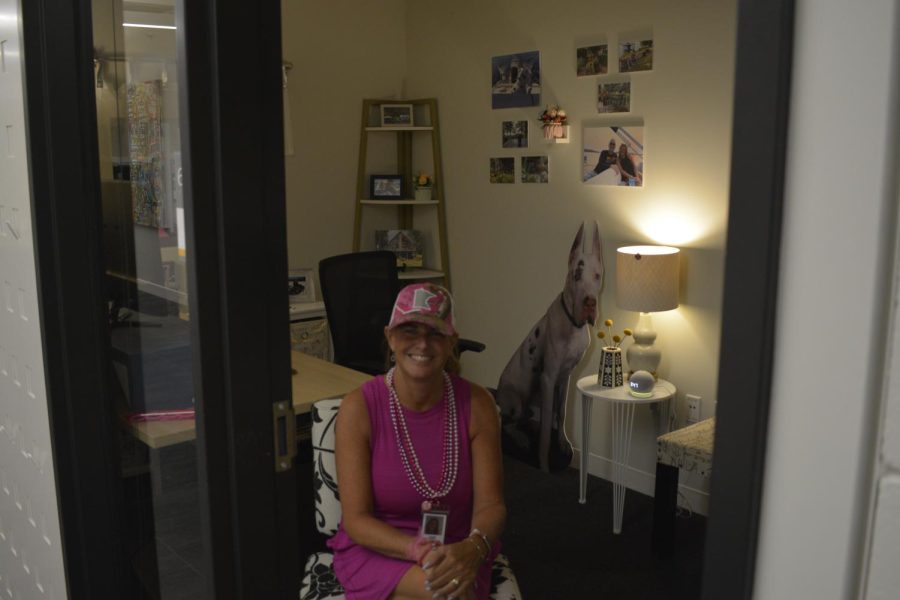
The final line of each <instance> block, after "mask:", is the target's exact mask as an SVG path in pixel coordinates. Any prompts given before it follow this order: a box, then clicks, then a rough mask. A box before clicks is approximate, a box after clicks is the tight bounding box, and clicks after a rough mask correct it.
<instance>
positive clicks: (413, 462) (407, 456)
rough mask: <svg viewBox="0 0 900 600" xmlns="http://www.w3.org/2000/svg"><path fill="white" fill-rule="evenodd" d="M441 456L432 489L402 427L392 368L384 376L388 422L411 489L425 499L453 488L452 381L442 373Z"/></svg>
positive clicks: (455, 464)
mask: <svg viewBox="0 0 900 600" xmlns="http://www.w3.org/2000/svg"><path fill="white" fill-rule="evenodd" d="M443 375H444V396H443V400H444V444H443V448H444V456H443V462H442V465H441V482H440V484H439V485H438V489H434V488H433V487H431V485H430V484H429V483H428V480H427V479H426V478H425V472H424V471H423V470H422V465H421V464H420V463H419V457H418V455H417V454H416V449H415V448H414V447H413V443H412V438H411V437H410V435H409V429H408V428H407V426H406V418H405V417H404V416H403V408H402V406H401V405H400V399H399V398H397V390H396V389H395V388H394V369H393V368H392V369H391V370H390V371H388V372H387V375H385V382H386V383H387V387H388V391H389V394H390V408H391V424H392V425H393V426H394V435H395V436H396V438H397V447H398V448H399V450H400V460H401V462H402V463H403V469H404V471H406V477H407V478H408V479H409V482H410V484H412V486H413V488H415V490H416V491H417V492H418V493H419V494H420V495H421V496H422V497H423V498H424V499H425V500H437V499H438V498H443V497H444V496H446V495H447V494H449V493H450V490H452V489H453V484H454V483H456V473H457V471H458V469H459V431H458V426H457V419H456V397H455V395H454V393H453V384H452V382H451V381H450V376H449V375H448V374H447V373H446V372H444V374H443Z"/></svg>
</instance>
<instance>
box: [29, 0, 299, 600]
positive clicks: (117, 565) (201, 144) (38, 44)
mask: <svg viewBox="0 0 900 600" xmlns="http://www.w3.org/2000/svg"><path fill="white" fill-rule="evenodd" d="M21 4H22V32H23V36H22V37H23V48H24V62H25V88H26V97H27V125H28V127H27V129H28V141H29V155H30V159H29V165H30V170H31V173H30V179H31V190H32V207H33V208H32V218H33V223H34V229H35V248H36V253H37V257H38V258H37V263H38V264H37V266H38V271H39V273H38V289H39V304H40V313H41V321H42V336H43V343H44V360H45V371H46V383H47V396H48V403H49V409H50V415H51V434H52V439H53V459H54V465H55V476H56V482H57V490H58V494H59V505H60V522H61V528H62V537H63V552H64V557H65V561H64V562H65V565H66V575H67V582H68V586H69V595H70V597H72V598H120V597H126V596H125V595H124V594H123V593H122V590H124V589H125V588H124V587H123V586H124V579H125V578H124V576H121V575H120V574H123V573H124V572H125V571H124V569H126V568H128V565H127V564H125V561H124V559H123V557H124V553H122V552H120V551H119V550H120V548H121V543H120V539H119V537H118V536H119V531H120V523H121V522H122V519H123V518H124V514H123V513H122V507H121V503H120V498H121V494H120V492H119V489H118V481H117V478H118V474H117V471H116V470H117V461H116V449H115V447H114V445H113V444H112V442H111V440H112V439H113V435H112V434H113V432H114V431H115V428H116V427H118V424H117V423H116V422H115V419H114V417H113V411H112V408H111V402H110V400H109V396H108V393H107V390H106V389H105V383H106V374H107V368H108V364H109V362H108V350H107V342H106V340H107V336H108V334H107V329H106V317H105V310H104V303H105V293H104V287H103V268H102V241H101V234H100V232H101V214H102V210H101V203H100V185H99V166H98V158H97V147H98V146H97V123H96V112H95V111H96V108H95V106H96V105H95V100H94V90H93V87H92V86H93V73H92V64H93V63H92V59H93V44H92V25H91V3H90V0H27V1H23V2H22V3H21ZM184 4H186V5H187V9H186V12H181V13H180V14H179V15H178V17H179V19H180V23H181V25H180V27H181V31H180V32H179V33H180V34H181V35H186V37H183V38H182V39H181V41H183V42H186V43H187V50H186V51H187V56H188V57H189V58H190V60H189V62H187V63H186V66H185V65H184V64H183V65H182V67H181V68H182V69H186V72H187V75H188V77H189V78H190V82H191V85H190V90H187V89H185V88H186V86H181V87H182V89H181V93H182V97H181V100H180V101H181V111H182V115H188V117H189V120H188V122H189V127H190V139H191V143H190V144H189V145H187V144H182V156H183V162H184V165H185V167H186V168H185V172H186V173H188V174H189V176H188V177H187V178H186V180H185V195H186V196H187V195H190V196H191V197H192V202H187V203H186V204H187V205H188V206H189V207H192V211H190V212H188V214H187V223H188V224H189V227H190V228H191V229H190V230H189V231H188V232H187V248H188V256H189V261H190V265H189V273H191V275H190V277H189V279H190V303H191V305H190V309H191V314H192V315H194V319H193V320H192V348H193V349H194V350H195V351H197V350H199V351H200V360H199V361H196V362H195V365H194V366H195V370H194V381H195V389H196V401H197V406H198V412H197V422H198V428H197V433H198V436H197V446H198V455H199V461H198V467H199V479H200V482H201V485H203V486H204V487H202V488H201V503H202V504H203V506H201V513H202V514H204V515H205V519H204V520H203V523H202V527H203V531H204V539H205V543H207V544H209V547H208V548H207V553H206V556H207V557H208V559H209V560H208V564H207V565H206V566H207V568H206V569H205V571H206V573H207V574H208V577H209V579H208V584H209V585H208V589H209V590H210V597H214V598H216V599H217V600H218V599H226V600H227V599H230V598H261V597H269V598H275V597H287V596H289V595H293V594H294V593H295V592H296V590H297V589H298V588H299V570H300V564H299V560H300V557H299V556H298V551H297V547H298V541H297V539H296V535H295V532H296V531H297V526H296V507H295V506H296V483H295V478H294V474H293V473H292V472H285V473H280V474H276V473H275V470H274V456H273V455H274V433H273V426H272V407H271V404H272V403H274V402H278V401H284V400H289V399H290V395H291V380H290V379H291V374H290V373H291V371H290V357H289V353H288V348H289V329H288V311H287V308H288V307H287V297H286V295H285V294H284V279H285V274H286V273H287V242H286V227H285V222H286V221H285V204H284V173H283V171H284V158H283V150H282V147H283V146H282V132H283V130H282V105H281V102H282V91H281V70H280V67H281V19H280V4H279V2H278V1H277V0H262V1H260V2H249V3H248V2H243V3H236V2H221V1H219V2H217V1H216V0H190V1H189V2H185V3H184ZM185 32H186V33H185ZM235 39H241V40H242V42H241V43H240V44H236V43H231V42H232V41H233V40H235ZM181 46H182V47H183V46H184V45H183V44H181ZM186 131H187V130H186V129H185V128H184V126H183V127H182V132H183V133H185V132H186ZM195 217H196V218H195Z"/></svg>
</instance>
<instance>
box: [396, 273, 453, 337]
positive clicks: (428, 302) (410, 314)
mask: <svg viewBox="0 0 900 600" xmlns="http://www.w3.org/2000/svg"><path fill="white" fill-rule="evenodd" d="M404 323H422V324H423V325H428V326H429V327H433V328H434V329H435V330H437V331H439V332H441V333H443V334H444V335H456V328H455V327H454V326H453V298H452V297H451V296H450V292H448V291H447V290H446V289H445V288H443V287H441V286H439V285H436V284H434V283H413V284H410V285H408V286H406V287H405V288H403V289H402V290H400V293H399V294H397V300H396V301H395V302H394V309H393V310H392V311H391V322H390V323H388V329H393V328H394V327H397V326H398V325H403V324H404Z"/></svg>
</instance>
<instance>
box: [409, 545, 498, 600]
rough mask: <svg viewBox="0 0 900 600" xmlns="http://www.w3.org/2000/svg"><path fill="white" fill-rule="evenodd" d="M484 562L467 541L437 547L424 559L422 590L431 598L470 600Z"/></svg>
mask: <svg viewBox="0 0 900 600" xmlns="http://www.w3.org/2000/svg"><path fill="white" fill-rule="evenodd" d="M483 559H484V554H483V552H482V551H481V550H480V549H479V548H478V546H477V545H476V544H474V543H472V539H471V538H467V539H465V540H462V541H461V542H457V543H455V544H448V545H446V546H439V547H437V548H435V549H434V550H432V551H431V552H429V553H428V554H427V555H426V556H425V562H424V564H423V565H422V568H423V569H424V571H425V589H426V590H428V591H429V592H432V593H433V594H435V598H448V599H449V598H470V597H474V586H475V579H476V577H477V576H478V569H479V568H480V567H481V564H482V562H483Z"/></svg>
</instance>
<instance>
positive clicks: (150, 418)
mask: <svg viewBox="0 0 900 600" xmlns="http://www.w3.org/2000/svg"><path fill="white" fill-rule="evenodd" d="M211 7H212V3H211V2H194V3H191V6H190V7H188V6H186V4H185V2H184V0H141V1H140V2H130V1H128V0H124V1H123V0H92V1H91V9H92V35H93V53H94V56H93V74H92V82H91V85H92V86H93V88H94V91H95V101H96V107H95V108H96V124H97V148H98V151H99V152H98V168H99V184H100V196H101V200H102V252H103V254H102V260H103V265H102V278H103V284H102V290H103V298H102V302H103V304H104V310H105V314H106V320H107V326H108V355H109V369H108V373H109V377H108V382H107V394H108V395H109V398H110V400H109V405H110V410H112V411H113V413H114V419H115V421H116V422H117V423H118V424H119V425H120V426H119V428H118V429H117V431H116V432H115V433H114V436H115V438H116V439H115V443H114V447H115V448H116V449H117V454H118V456H117V459H116V460H117V465H116V469H115V470H116V473H117V476H118V481H117V482H116V487H117V489H118V490H120V494H121V497H120V501H121V502H120V506H121V511H120V512H121V515H122V517H121V519H120V521H121V522H120V524H119V526H120V528H121V533H120V540H119V545H120V547H121V549H122V552H124V553H125V556H124V561H123V562H124V570H125V574H124V575H125V577H124V581H125V588H124V589H125V590H126V593H128V594H129V596H128V597H133V598H159V599H161V600H177V599H181V598H185V599H187V598H191V599H202V598H216V599H219V598H228V597H232V596H233V597H238V598H240V597H247V598H251V597H276V596H275V594H276V592H277V593H278V594H279V595H280V593H281V592H284V591H290V592H294V591H295V590H296V587H295V582H294V581H293V580H294V579H296V575H295V571H296V569H297V568H298V566H297V565H293V564H292V563H294V562H296V561H295V558H294V556H295V554H296V551H295V550H294V548H295V547H296V546H297V544H298V540H297V536H296V533H297V531H296V528H295V527H294V524H295V523H296V507H295V506H294V502H293V498H294V492H293V490H294V481H293V479H292V478H293V476H294V475H293V473H291V472H289V471H290V464H291V455H292V453H293V451H294V449H292V448H290V447H289V443H290V441H292V440H293V436H291V435H289V429H290V428H291V427H293V422H292V419H293V415H292V413H291V411H290V410H289V408H288V409H287V410H286V409H285V408H284V407H285V406H287V407H290V375H289V372H290V365H289V360H290V359H289V356H288V339H289V338H288V335H289V332H288V319H287V317H288V312H287V297H286V296H285V295H284V293H283V288H284V285H283V283H284V276H285V274H286V256H285V249H284V245H283V239H282V240H281V241H282V245H281V246H280V247H279V245H278V243H277V241H278V239H279V238H278V236H277V235H276V236H274V238H273V237H272V236H271V235H270V233H269V232H268V231H266V229H267V228H271V229H273V230H275V231H279V230H281V231H283V230H284V212H283V211H284V206H283V194H282V195H281V196H280V197H279V196H278V194H277V189H278V186H277V185H276V186H275V192H276V193H274V194H270V195H269V196H268V197H266V198H265V199H257V200H258V202H256V203H253V202H252V200H253V198H252V193H250V194H248V193H246V192H245V193H244V194H243V195H240V194H238V193H237V191H236V190H237V188H236V187H235V186H229V185H228V184H227V183H223V182H222V181H221V179H219V178H225V177H227V176H228V175H231V176H234V177H237V178H238V179H239V180H241V181H242V182H243V184H244V185H247V186H249V187H250V188H256V189H258V190H264V189H267V186H268V184H267V178H276V179H277V178H279V177H283V167H282V166H280V165H279V163H278V162H277V161H275V162H273V163H269V164H268V165H267V170H266V171H265V172H258V171H257V172H248V170H247V169H246V168H245V166H246V165H252V164H256V163H258V162H260V161H254V160H240V163H241V164H240V165H237V166H235V167H234V168H233V169H229V168H227V167H224V166H222V164H220V163H216V162H215V161H213V162H207V161H206V159H207V158H208V157H210V156H211V155H213V154H215V153H216V152H218V151H221V152H222V154H223V155H228V154H229V152H228V148H229V144H236V143H237V141H238V138H237V137H236V136H232V135H231V133H232V132H234V129H235V128H236V127H239V126H240V124H241V123H242V121H238V120H229V121H228V123H224V124H223V123H222V122H221V121H214V122H211V121H209V120H207V119H206V117H209V116H210V115H211V114H212V113H213V112H214V111H215V110H216V108H215V107H216V105H217V98H216V94H217V93H218V89H216V88H214V87H211V86H215V85H216V84H224V85H227V83H225V82H227V80H228V76H227V75H225V76H223V77H221V78H220V79H219V80H217V81H216V82H215V83H212V84H211V82H210V80H209V79H208V78H206V77H198V76H196V75H189V73H191V71H189V69H188V68H187V64H188V61H192V66H194V68H195V69H198V70H201V71H202V70H205V71H206V72H208V71H209V67H208V65H211V64H214V63H215V61H216V60H221V61H223V62H224V61H226V60H227V59H226V57H224V56H223V55H222V54H220V48H217V47H215V46H212V45H209V44H207V42H209V41H210V40H211V39H215V36H213V35H209V37H207V35H208V34H209V33H210V31H212V30H213V29H215V28H218V27H221V28H222V30H232V28H233V29H234V30H237V29H238V28H239V27H241V26H244V27H246V29H247V30H249V31H253V30H254V21H253V19H252V18H249V19H245V18H242V17H243V16H244V15H241V14H240V11H234V12H227V11H220V12H219V13H218V19H217V20H216V21H213V18H212V15H213V14H215V13H214V12H213V11H212V10H211ZM251 10H252V9H251ZM270 12H271V11H270ZM255 26H256V27H258V28H259V30H260V31H261V32H264V31H265V30H266V28H267V27H272V28H274V29H275V30H276V31H277V28H278V21H277V19H276V20H275V21H274V22H268V23H267V22H264V21H263V20H262V19H261V20H260V21H257V22H255ZM219 33H220V35H222V36H223V37H227V36H228V35H229V34H225V33H223V31H220V32H219ZM276 37H277V36H276ZM198 38H199V39H198ZM255 59H260V60H266V58H265V57H261V56H260V55H257V56H256V57H253V58H250V60H255ZM204 65H207V66H205V67H204ZM236 68H238V69H240V66H239V65H236ZM272 69H273V71H272V73H273V74H274V77H273V78H272V79H271V81H272V82H274V85H272V86H271V88H272V90H273V94H277V96H275V97H276V98H280V85H279V84H280V77H278V70H279V69H280V60H278V59H277V58H276V59H275V60H274V61H273V62H272ZM235 73H236V72H235ZM267 81H269V80H268V79H267ZM263 86H265V84H263ZM253 97H254V98H268V97H269V95H268V94H267V93H263V94H259V95H256V96H253ZM228 102H229V107H231V108H234V106H235V105H240V101H234V100H233V98H232V97H229V99H228ZM191 105H193V108H192V106H191ZM221 110H223V111H224V110H226V109H225V108H222V109H221ZM244 110H245V112H248V113H251V114H254V113H255V114H260V115H262V114H264V111H262V110H260V108H259V107H256V108H253V107H244ZM192 111H193V112H192ZM198 114H199V115H200V117H199V118H198V117H197V115H198ZM275 114H276V115H278V116H279V117H280V111H278V112H277V113H275ZM252 119H253V117H249V120H252ZM269 125H272V127H271V129H272V130H273V131H275V132H277V133H278V134H279V136H280V131H281V130H280V127H277V126H276V124H275V123H271V124H269ZM209 127H211V128H212V130H210V129H207V128H209ZM216 128H218V129H216ZM200 131H202V132H204V133H198V132H200ZM198 137H202V138H204V139H203V140H200V141H198ZM212 139H215V140H216V142H215V144H216V145H215V146H208V144H212V143H213V142H211V140H212ZM269 145H271V146H272V147H273V148H274V149H275V151H274V152H272V153H273V154H276V155H280V153H281V142H280V137H278V136H276V137H266V138H265V139H261V140H260V144H259V145H257V146H253V145H252V144H243V143H242V144H241V149H240V151H239V152H240V153H259V154H268V153H270V151H269ZM232 147H233V146H232ZM192 149H193V152H195V155H200V156H202V158H201V159H198V160H194V161H192V160H191V157H190V153H191V151H192ZM192 164H193V166H194V167H195V168H194V169H193V170H192V169H191V165H192ZM272 167H275V169H274V170H272ZM226 173H227V174H228V175H226ZM217 179H218V180H219V183H214V182H213V183H211V181H215V180H217ZM231 191H234V192H235V193H234V195H231V194H230V192H231ZM248 201H250V203H251V204H252V205H253V206H255V207H256V208H258V209H259V212H256V213H253V210H252V209H250V210H249V212H248V209H246V208H245V209H243V210H236V208H237V205H238V204H239V203H240V202H248ZM279 211H280V212H279ZM251 213H252V214H251ZM254 215H255V217H258V218H259V221H257V222H258V223H259V224H260V227H254V226H253V223H254V218H255V217H254ZM279 219H280V222H279ZM245 226H247V227H246V229H244V227H245ZM220 227H221V228H220ZM230 232H234V234H235V235H240V237H241V239H242V241H243V242H244V243H250V244H255V247H256V248H257V249H262V251H261V254H260V256H259V257H254V251H248V252H246V253H244V254H241V255H238V254H228V253H227V252H224V251H222V248H223V247H225V246H228V247H231V248H235V247H236V246H235V245H233V244H229V243H228V241H227V240H228V239H229V236H230V235H231V233H230ZM273 240H274V241H275V242H276V243H275V244H272V241H273ZM279 253H280V256H279ZM262 256H267V258H262ZM248 260H249V261H251V262H253V263H256V262H266V263H267V264H269V265H270V266H271V267H272V269H267V270H262V271H260V269H258V268H256V267H253V268H251V269H244V268H243V266H242V265H244V264H245V261H248ZM279 265H281V266H282V269H281V272H280V273H279V274H278V277H277V279H276V276H275V273H276V272H277V271H276V269H277V267H278V266H279ZM253 278H256V279H255V280H251V279H253ZM275 289H277V290H278V294H277V295H276V294H275V293H272V292H273V291H274V290H275ZM247 305H252V308H250V310H251V312H252V314H249V315H248V314H247V313H246V312H242V311H241V310H240V309H241V307H242V306H247ZM229 309H230V310H229ZM279 311H280V315H279V314H277V313H279ZM241 312H242V314H240V319H237V318H236V317H237V316H238V314H239V313H241ZM279 317H280V318H279ZM248 355H252V357H250V358H248ZM238 363H240V366H239V367H238V366H233V367H231V368H229V367H228V365H237V364H238ZM272 405H277V406H278V407H279V410H278V415H277V416H273V413H274V412H275V411H273V410H272ZM273 441H274V443H273ZM273 455H274V456H273ZM291 533H293V534H294V535H290V534H291Z"/></svg>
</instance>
